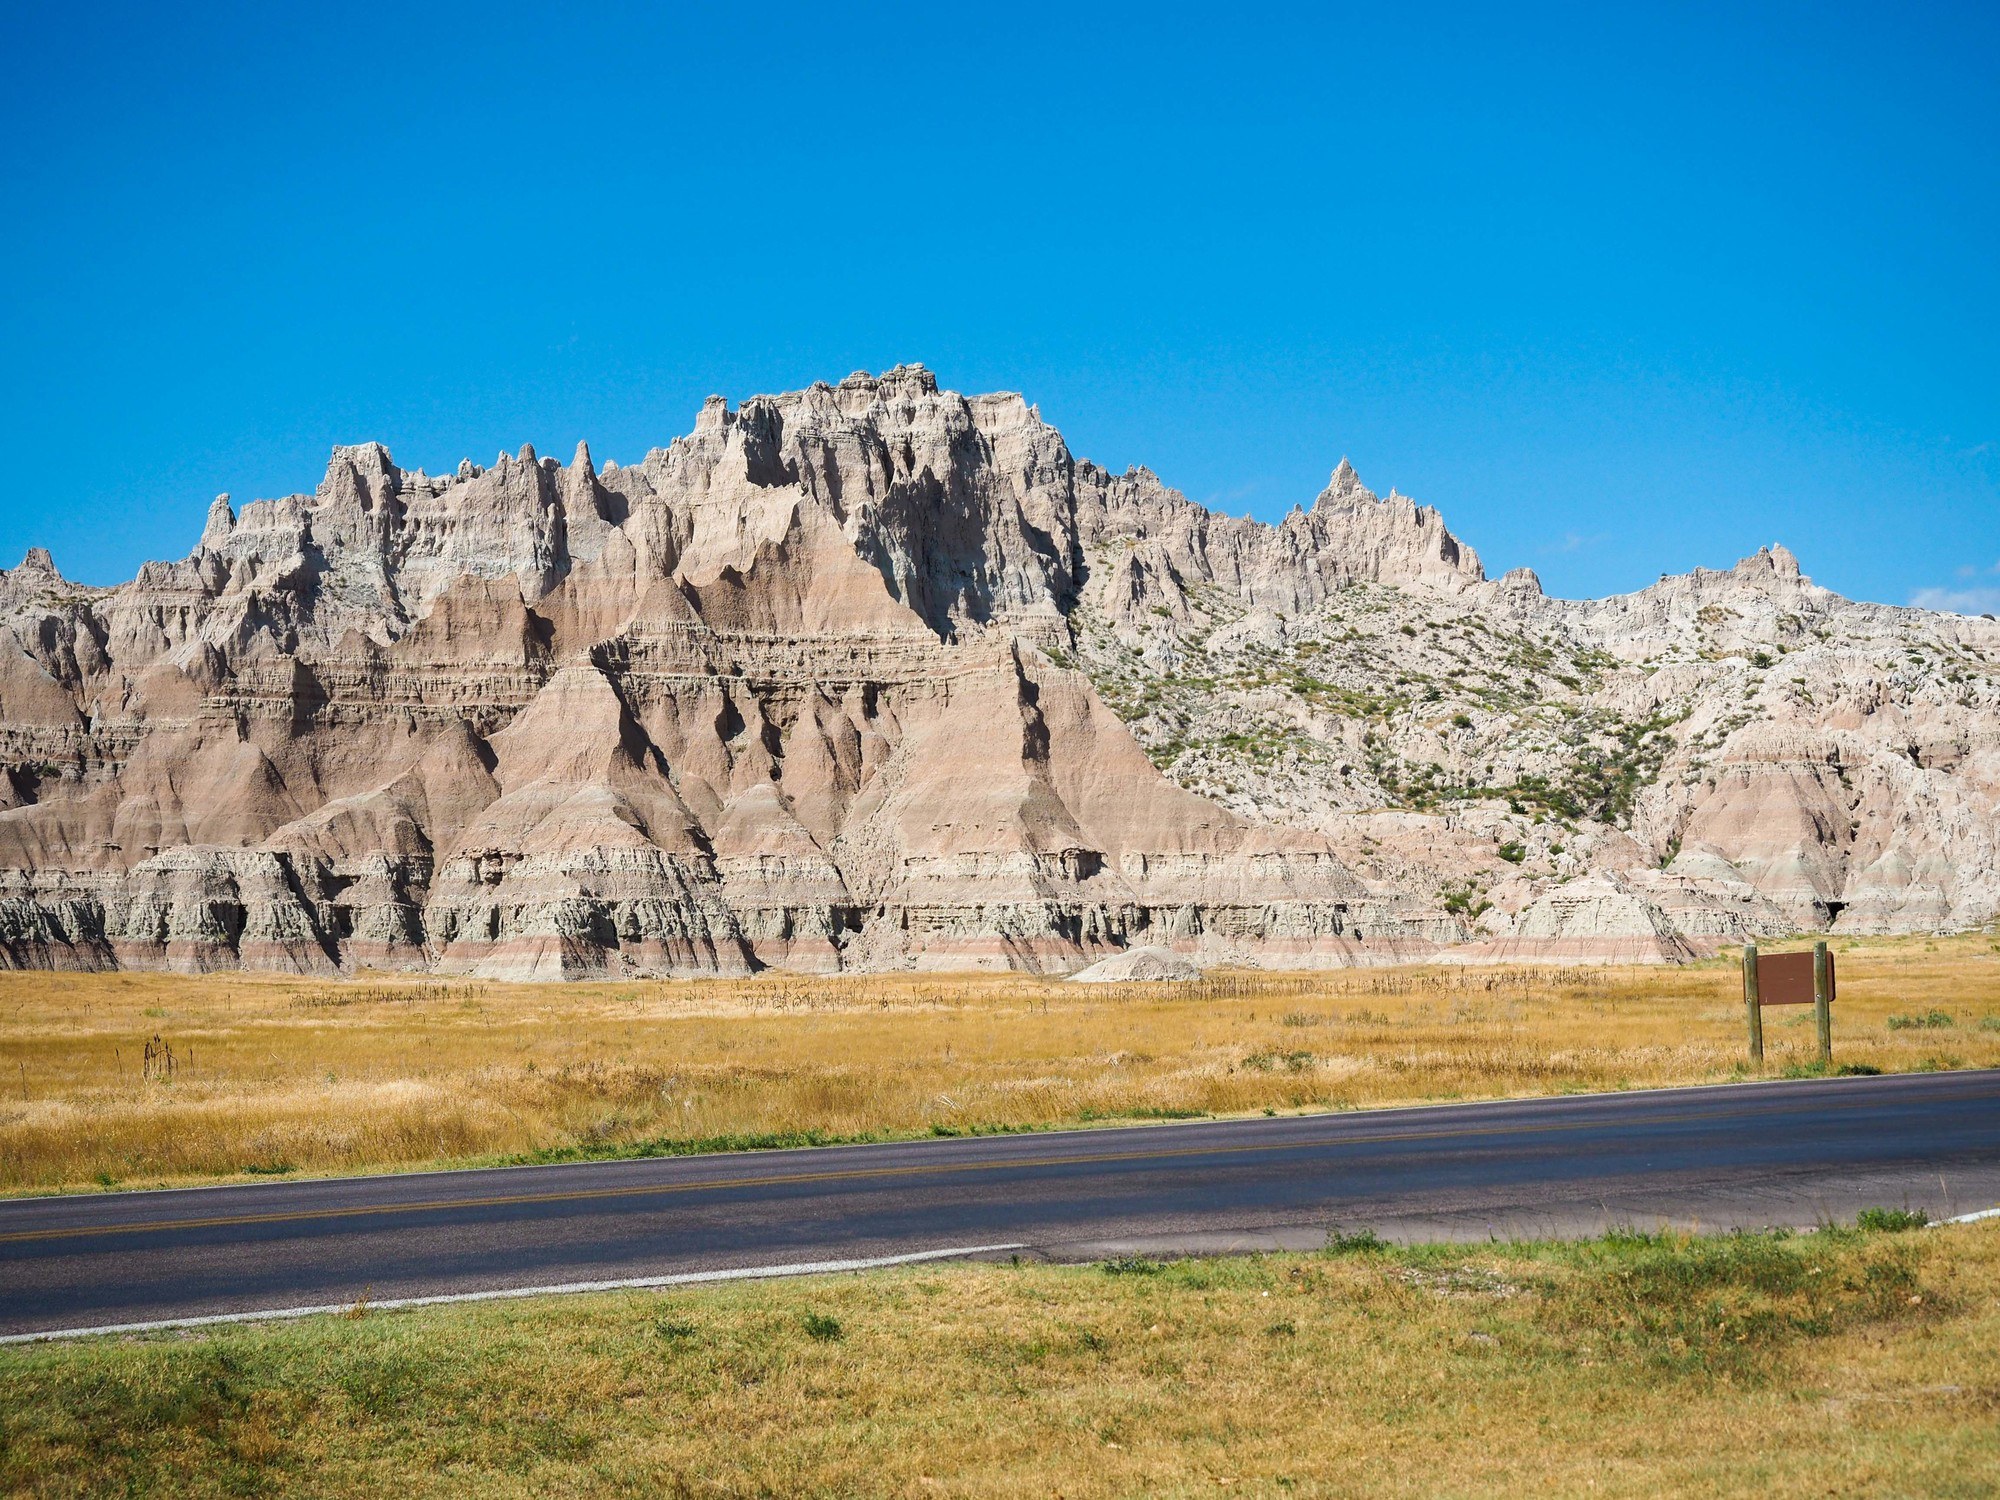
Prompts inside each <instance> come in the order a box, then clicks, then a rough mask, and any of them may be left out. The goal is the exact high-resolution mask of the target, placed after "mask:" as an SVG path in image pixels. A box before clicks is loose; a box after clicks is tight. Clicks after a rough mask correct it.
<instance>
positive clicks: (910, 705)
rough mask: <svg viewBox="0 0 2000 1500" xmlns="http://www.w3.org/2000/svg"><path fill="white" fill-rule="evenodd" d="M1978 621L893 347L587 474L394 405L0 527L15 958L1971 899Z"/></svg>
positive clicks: (837, 951)
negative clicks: (1509, 539) (217, 491)
mask: <svg viewBox="0 0 2000 1500" xmlns="http://www.w3.org/2000/svg"><path fill="white" fill-rule="evenodd" d="M1997 664H2000V626H1996V625H1995V624H1994V623H1993V622H1992V621H1988V620H1973V619H1967V618H1964V617H1958V616H1949V615H1936V614H1927V613H1925V612H1922V611H1915V610H1900V609H1890V608H1887V607H1884V606H1878V605H1868V604H1858V603H1854V602H1852V601H1848V600H1845V599H1841V598H1839V597H1838V596H1837V595H1834V594H1831V593H1830V592H1828V591H1826V590H1824V589H1819V588H1817V587H1815V586H1814V585H1812V584H1811V583H1810V582H1809V581H1808V580H1806V579H1805V578H1803V577H1802V576H1801V575H1800V573H1799V569H1798V565H1797V563H1796V562H1795V561H1794V560H1793V559H1792V558H1791V557H1790V555H1789V554H1787V553H1785V552H1784V551H1783V549H1781V548H1780V549H1772V550H1768V551H1766V552H1763V553H1760V554H1758V556H1756V557H1754V558H1751V559H1747V560H1745V561H1744V562H1743V563H1740V564H1738V565H1737V566H1736V567H1735V568H1734V569H1732V570H1729V571H1726V572H1708V571H1700V570H1698V571H1697V572H1695V573H1693V574H1689V575H1686V576H1683V577H1677V578H1663V579H1662V580H1661V582H1660V583H1659V584H1657V585H1655V586H1654V587H1653V588H1650V589H1647V590H1645V591H1643V592H1641V593H1639V594H1635V595H1630V596H1624V597H1621V598H1615V599H1608V600H1598V601H1568V600H1557V599H1551V598H1548V597H1547V596H1545V595H1544V594H1543V593H1542V592H1541V590H1540V587H1539V585H1538V584H1537V583H1536V582H1535V580H1534V579H1533V577H1532V576H1531V575H1527V574H1523V573H1516V574H1510V575H1508V576H1507V577H1506V578H1503V579H1500V580H1498V581H1492V580H1488V579H1487V578H1486V577H1485V576H1484V572H1483V570H1482V569H1481V567H1480V564H1479V561H1478V559H1477V557H1476V556H1475V555H1474V554H1473V553H1472V552H1471V550H1470V549H1469V548H1467V547H1465V546H1464V545H1463V544H1462V543H1460V542H1459V541H1458V540H1457V539H1456V538H1455V537H1453V536H1452V535H1451V533H1450V532H1449V531H1448V530H1447V529H1446V528H1445V526H1444V524H1443V522H1442V520H1441V519H1440V518H1439V516H1438V515H1437V513H1436V512H1435V511H1432V510H1430V509H1428V508H1425V507H1420V506H1417V505H1415V504H1414V503H1412V502H1411V501H1409V500H1407V499H1405V498H1403V497H1401V496H1398V495H1395V494H1394V493H1393V492H1392V493H1391V494H1390V495H1389V496H1388V497H1387V498H1378V497H1377V496H1376V495H1374V494H1373V493H1371V492H1370V491H1368V490H1367V489H1365V488H1364V487H1363V486H1362V485H1361V483H1360V481H1359V479H1358V478H1357V477H1356V476H1355V474H1354V472H1353V471H1352V469H1351V468H1350V467H1348V466H1347V465H1346V464H1345V463H1343V464H1342V466H1341V467H1340V468H1339V469H1338V470H1336V471H1335V473H1334V476H1333V479H1332V481H1331V482H1330V484H1329V485H1328V487H1327V489H1326V491H1325V492H1324V493H1322V494H1321V495H1320V496H1319V497H1318V498H1317V500H1316V501H1315V502H1314V503H1313V505H1312V506H1310V507H1307V508H1300V509H1297V510H1295V511H1294V512H1293V513H1292V514H1291V515H1289V516H1287V517H1286V518H1285V519H1284V521H1282V522H1281V523H1280V524H1278V525H1277V526H1267V525H1263V524H1261V523H1258V522H1254V521H1247V520H1237V519H1234V518H1230V517H1225V516H1220V515H1215V514H1212V513H1210V512H1208V511H1207V510H1205V509H1203V508H1202V507H1200V506H1198V505H1195V504H1193V503H1192V502H1190V501H1188V500H1186V499H1185V498H1184V497H1182V496H1180V495H1178V494H1177V493H1175V492H1174V491H1172V490H1170V489H1168V488H1167V487H1166V486H1164V485H1163V484H1162V483H1161V482H1160V481H1159V480H1158V479H1157V478H1156V477H1155V476H1153V475H1152V474H1151V473H1149V472H1148V471H1146V470H1143V469H1135V470H1132V471H1130V472H1128V473H1125V474H1122V475H1113V474H1110V473H1107V472H1106V471H1104V470H1102V469H1100V468H1098V467H1096V466H1095V465H1092V464H1090V463H1088V462H1086V461H1081V460H1077V459H1074V458H1073V457H1072V456H1071V454H1070V453H1069V451H1068V448H1067V446H1066V445H1065V444H1064V442H1063V440H1062V438H1061V436H1060V435H1059V434H1058V433H1057V432H1056V431H1055V429H1054V428H1052V427H1050V426H1048V425H1047V424H1046V423H1044V422H1043V421H1042V420H1041V417H1040V414H1039V413H1038V412H1037V411H1036V410H1035V409H1034V408H1033V407H1031V406H1029V405H1027V404H1026V403H1025V402H1024V401H1023V400H1022V399H1021V398H1020V397H1018V396H1014V395H993V396H976V397H961V396H958V395H955V394H953V393H951V392H948V391H941V390H940V389H939V388H938V386H937V384H936V382H935V380H934V379H933V378H932V377H931V376H930V375H929V373H928V372H927V371H925V370H923V369H922V368H921V367H918V366H906V367H899V368H897V369H895V370H892V371H890V372H888V373H887V374H885V375H882V376H880V377H874V376H868V375H865V374H857V375H854V376H850V377H849V378H848V379H846V380H844V381H842V382H840V383H839V384H838V385H828V384H824V383H821V384H817V385H814V386H812V387H810V388H809V389H807V390H804V391H798V392H793V393H790V394H786V395H781V396H772V397H756V398H752V399H750V400H747V401H745V402H743V403H742V404H741V405H740V406H739V407H737V408H735V409H733V410H732V409H731V408H730V407H729V406H728V405H727V404H726V403H725V402H724V401H722V400H721V399H720V398H712V399H711V400H710V401H709V403H708V404H707V405H706V406H705V407H704V408H703V410H702V412H701V413H700V415H699V417H698V418H697V420H696V423H695V426H694V430H693V432H692V433H690V434H689V435H687V436H685V437H682V438H678V439H676V440H675V441H674V442H673V443H671V444H670V445H668V446H667V447H665V448H659V449H655V450H653V451H652V452H651V453H649V454H647V455H646V457H645V458H644V459H643V460H642V461H640V462H638V463H635V464H632V465H630V466H626V467H620V466H618V465H615V464H610V463H607V464H605V465H603V466H602V468H601V469H600V468H599V467H597V466H596V465H595V464H594V463H593V462H592V458H591V455H590V453H589V451H588V450H587V449H586V448H583V447H579V448H578V449H577V451H576V453H575V455H574V456H573V457H572V459H571V460H570V461H569V462H568V463H567V464H563V463H558V462H557V461H556V460H554V459H548V458H541V457H538V456H537V455H536V454H535V453H534V451H533V450H532V449H531V448H525V447H524V448H523V449H521V450H520V452H519V453H518V454H516V455H513V456H507V455H502V456H501V457H500V458H499V459H498V460H497V461H496V462H495V464H494V465H493V466H492V467H490V468H484V469H482V468H480V467H478V466H476V465H474V464H472V463H470V462H469V461H468V462H467V463H464V464H462V465H460V467H459V468H458V470H457V471H456V472H455V473H453V474H450V475H442V476H431V475H426V474H424V473H423V472H422V471H404V470H401V469H399V468H398V467H397V466H396V465H395V463H394V461H393V459H392V458H391V456H390V455H389V453H388V452H387V451H386V450H385V449H383V448H381V447H380V446H379V445H375V444H364V445H360V446H358V447H344V448H337V449H335V450H334V453H333V456H332V459H331V462H330V463H329V466H328V469H327V474H326V477H325V479H324V480H323V481H322V482H321V484H320V485H319V487H318V489H317V490H316V491H315V492H314V493H313V494H312V495H295V496H290V497H287V498H284V499H279V500H263V501H256V502H253V503H250V504H247V505H244V506H243V507H241V509H240V510H238V509H236V508H234V507H232V506H231V504H230V503H229V499H228V497H226V496H224V497H220V498H218V499H217V501H216V502H215V504H214V505H213V506H212V507H211V509H210V511H209V515H208V520H207V524H206V527H205V529H204V530H203V533H202V536H201V539H200V541H199V542H198V543H197V545H196V547H195V549H194V551H193V552H192V553H191V554H190V555H189V556H188V557H187V558H185V559H184V560H182V561H180V562H176V563H149V564H147V565H146V566H145V567H144V568H142V569H141V570H140V573H139V576H138V577H137V578H136V579H134V580H133V581H132V582H130V583H128V584H124V585H121V586H119V587H117V588H111V589H93V588H85V587H81V586H78V585H75V584H72V583H70V582H68V581H66V580H65V579H63V578H62V577H61V575H60V574H59V573H58V572H57V571H56V569H55V567H54V565H53V563H52V562H51V560H50V559H49V557H48V555H47V554H46V553H45V552H42V551H40V550H39V549H37V550H36V551H33V552H31V553H30V554H29V556H28V558H27V560H26V561H25V562H24V563H23V564H22V565H21V566H20V567H18V568H15V569H13V570H11V571H6V572H0V963H6V964H11V965H16V966H57V967H81V968H107V967H113V966H123V967H136V968H160V967H165V968H175V969H182V970H194V971H199V970H205V969H210V968H216V967H225V966H232V965H243V966H247V967H259V968H276V969H282V970H287V971H293V972H336V971H341V970H351V969H354V968H358V967H364V966H375V967H389V968H413V969H430V970H436V971H440V972H459V973H476V974H482V975H489V976H497V977H535V978H542V977H548V978H554V977H570V976H583V975H596V974H604V973H639V974H648V973H661V974H672V973H742V972H748V971H752V970H755V969H758V968H762V967H766V966H773V965H779V966H785V967H790V968H797V969H806V970H816V971H831V970H836V969H857V968H858V969H870V968H890V967H905V966H913V965H929V966H940V967H950V966H961V965H966V966H970V965H983V966H993V965H1005V966H1014V967H1024V968H1032V969H1041V970H1068V969H1073V968H1076V967H1078V966H1080V965H1082V964H1084V963H1086V962H1089V961H1091V960H1094V959H1098V958H1102V957H1105V956H1108V955H1113V954H1117V953H1120V952H1122V951H1124V950H1127V949H1129V948H1135V947H1148V946H1159V947H1166V948H1169V949H1172V950H1173V951H1175V952H1178V953H1181V954H1183V955H1186V956H1189V957H1192V958H1195V959H1197V960H1198V961H1200V962H1204V963H1255V964H1264V965H1267V966H1274V967H1275V966H1297V965H1326V964H1349V963H1371V962H1385V961H1393V960H1406V959H1413V958H1427V957H1435V958H1442V959H1452V960H1457V959H1466V960H1476V959H1488V958H1513V957H1530V958H1532V957H1549V958H1562V959H1565V960H1572V959H1586V960H1588V959H1595V960H1620V961H1623V960H1642V961H1657V960H1672V959H1678V958H1684V957H1687V956H1689V955H1691V954H1696V953H1701V952H1708V951H1713V950H1714V948H1715V947H1716V946H1717V945H1718V944H1720V943H1723V942H1732V941H1739V940H1741V939H1742V938H1743V937H1744V936H1746V935H1758V934H1764V933H1772V932H1780V931H1794V930H1799V929H1803V928H1817V927H1825V926H1831V927H1833V928H1834V929H1836V930H1843V931H1883V930H1908V929H1913V928H1918V929H1920V928H1930V927H1942V926H1962V925H1967V924H1971V923H1978V922H1983V921H1988V920H1991V918H1992V917H1993V914H1994V912H1995V910H1996V908H2000V875H1996V867H2000V862H1996V859H1995V848H1994V845H1995V840H1996V833H2000V715H1996V713H1995V710H1996V708H2000V665H1997Z"/></svg>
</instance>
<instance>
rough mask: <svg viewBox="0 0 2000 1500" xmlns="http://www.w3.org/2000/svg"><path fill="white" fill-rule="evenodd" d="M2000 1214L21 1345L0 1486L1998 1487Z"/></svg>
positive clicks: (0, 1436) (1024, 1272)
mask: <svg viewBox="0 0 2000 1500" xmlns="http://www.w3.org/2000/svg"><path fill="white" fill-rule="evenodd" d="M1996 1348H2000V1225H1995V1224H1982V1225H1970V1226H1958V1227H1950V1228H1945V1229H1924V1230H1915V1229H1911V1230H1904V1231H1900V1232H1896V1231H1891V1230H1887V1229H1882V1230H1873V1231H1855V1230H1846V1231H1822V1232H1821V1233H1818V1234H1813V1235H1806V1236H1791V1237H1785V1236H1775V1235H1744V1236H1725V1237H1720V1238H1714V1239H1680V1238H1672V1237H1630V1238H1613V1239H1608V1240H1600V1241H1594V1242H1589V1243H1584V1244H1574V1245H1518V1246H1488V1247H1480V1248H1478V1249H1475V1250H1468V1249H1466V1248H1465V1247H1462V1246H1461V1247H1455V1248H1445V1247H1431V1248H1416V1249H1406V1250H1391V1249H1387V1248H1384V1247H1379V1246H1375V1245H1372V1244H1370V1243H1368V1242H1366V1241H1363V1242H1359V1243H1355V1242H1349V1243H1347V1244H1343V1245H1341V1246H1340V1247H1339V1248H1337V1249H1335V1250H1333V1251H1330V1252H1328V1253H1325V1254H1318V1255H1298V1256H1272V1257H1262V1258H1253V1259H1244V1260H1227V1261H1187V1262H1179V1263H1174V1264H1170V1265H1157V1264H1152V1263H1147V1262H1114V1263H1110V1264H1106V1265H1102V1266H1096V1267H1054V1266H1042V1265H972V1266H931V1267H924V1268H921V1269H917V1268H908V1269H904V1270H899V1271H894V1272H882V1273H874V1274H870V1275H867V1276H861V1277H852V1278H827V1279H809V1280H799V1281H785V1282H764V1283H736V1284H733V1285H728V1286H719V1287H708V1288H702V1289H698V1290H683V1291H676V1292H672V1293H636V1292H635V1293H620V1294H614V1295H602V1296H592V1297H576V1298H552V1299H542V1300H537V1301H529V1302H514V1303H485V1304H478V1305H471V1306H458V1307H451V1308H434V1309H426V1310H422V1311H411V1312H393V1313H382V1312H363V1313H360V1314H358V1315H356V1316H353V1317H322V1318H315V1319H309V1320H304V1321H301V1322H296V1323H278V1324H268V1325H262V1326H255V1325H246V1326H239V1327H235V1328H230V1329H227V1330H223V1331H204V1332H202V1333H200V1334H181V1335H155V1336H151V1337H146V1338H124V1339H100V1340H91V1341H84V1342H78V1343H72V1344H66V1345H42V1346H28V1347H16V1348H11V1349H5V1350H0V1393H4V1395H3V1396H0V1490H4V1491H5V1492H6V1493H9V1494H18V1495H23V1496H28V1495H35V1496H81V1495H97V1494H173V1495H177V1496H204V1495H230V1494H260V1495H262V1494H311V1495H318V1496H346V1495H355V1496H362V1495H371V1496H372V1495H379V1494H383V1493H395V1494H397V1495H401V1496H407V1497H419V1496H426V1495H440V1496H444V1495H450V1496H454V1497H456V1496H483V1495H528V1494H533V1495H596V1494H645V1495H686V1496H751V1495H785V1496H848V1495H853V1496H909V1497H923V1496H942V1495H955V1496H1007V1497H1014V1496H1023V1495H1029V1496H1051V1495H1055V1496H1064V1497H1068V1500H1085V1497H1095V1496H1125V1495H1148V1496H1197V1495H1199V1496H1211V1495H1217V1494H1228V1495H1256V1496H1270V1497H1279V1496H1296V1495H1369V1496H1378V1495H1390V1496H1395V1495H1424V1496H1429V1495H1440V1494H1445V1495H1519V1494H1529V1493H1534V1494H1552V1495H1586V1494H1587V1495H1598V1496H1613V1495H1630V1496H1654V1495H1660V1494H1674V1495H1750V1494H1755V1495H1762V1496H1793V1495H1797V1496H1805V1495H1813V1496H1820V1495H1871V1496H1873V1495H1925V1496H1954V1495H1963V1496H1973V1495H1980V1496H1986V1495H1991V1494H1992V1493H1993V1492H1994V1483H1995V1476H1996V1475H2000V1363H1996V1362H1995V1359H1994V1352H1993V1351H1994V1350H1995V1349H1996Z"/></svg>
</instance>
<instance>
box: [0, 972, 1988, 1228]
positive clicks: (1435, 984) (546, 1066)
mask: <svg viewBox="0 0 2000 1500" xmlns="http://www.w3.org/2000/svg"><path fill="white" fill-rule="evenodd" d="M1836 947H1837V949H1838V951H1839V955H1840V958H1839V962H1840V981H1841V998H1840V1001H1839V1004H1838V1005H1837V1006H1836V1014H1835V1026H1834V1032H1835V1061H1836V1063H1837V1064H1840V1065H1845V1066H1853V1065H1860V1066H1865V1067H1871V1068H1877V1069H1881V1070H1884V1071H1892V1070H1908V1069H1914V1068H1954V1067H1977V1066H1993V1065H2000V942H1996V941H1995V940H1994V939H1993V938H1991V937H1990V936H1978V935H1969V936H1960V937H1954V938H1931V939H1898V940H1867V941H1854V942H1842V943H1838V944H1836ZM1740 993H1741V992H1740V985H1739V980H1738V977H1737V972H1736V969H1735V968H1734V966H1733V965H1732V964H1731V963H1729V962H1727V961H1719V962H1713V963H1709V964H1703V965H1695V966H1691V967H1688V968H1683V969H1661V968H1631V969H1580V968H1569V969H1528V968H1515V969H1491V968H1476V969H1464V968H1438V967H1432V968H1405V969H1379V970H1346V971H1339V972H1334V973H1326V974H1261V973H1231V974H1218V975H1211V976H1209V977H1207V978H1205V979H1203V980H1201V981H1199V982H1196V983H1191V984H1185V985H1136V986H1098V985H1087V986H1086V985H1070V984H1064V983H1061V982H1057V981H1051V980H1043V979H1036V978H1032V977H1026V976H1017V975H991V976H986V975H926V976H910V975H899V976H890V977H853V978H837V979H807V978H801V977H798V976H774V977H768V978H757V979H753V980H744V981H728V982H723V981H713V982H710V981H698V982H688V981H681V982H660V983H604V984H574V985H506V984H482V983H473V982H459V981H453V982H439V981H436V980H421V981H420V980H407V979H394V978H386V977H376V978H367V979H362V980H359V981H344V982H326V981H304V980H277V979H269V978H254V977H248V976H242V975H216V976H210V977H207V978H199V979H195V978H178V977H171V976H163V975H135V974H114V975H65V974H47V973H10V974H5V975H0V1190H8V1191H23V1190H27V1191H47V1190H49V1189H52V1188H79V1187H90V1186H92V1185H98V1186H104V1187H110V1186H142V1185H152V1184H160V1183H176V1182H188V1181H196V1180H204V1179H216V1178H225V1177H231V1176H236V1175H241V1174H246V1173H249V1174H257V1173H282V1172H319V1173H325V1172H349V1171H360V1170H367V1169H381V1168H396V1167H418V1166H427V1165H438V1164H443V1163H462V1162H466V1161H475V1160H495V1159H515V1158H521V1157H533V1156H537V1155H540V1156H543V1157H560V1156H563V1155H610V1154H629V1153H657V1152H669V1151H679V1150H687V1149H694V1148H696V1147H702V1146H709V1147H715V1146H727V1145H732V1144H734V1145H754V1144H772V1143H778V1142H787V1141H810V1140H818V1139H827V1138H854V1137H870V1136H879V1135H885V1134H903V1135H908V1134H921V1133H926V1132H937V1133H951V1132H972V1131H984V1130H999V1129H1023V1128H1039V1127H1048V1126H1062V1125H1076V1124H1082V1123H1087V1122H1090V1121H1096V1120H1130V1119H1160V1118H1176V1117H1183V1116H1190V1115H1198V1114H1217V1115H1221V1114H1232V1113H1255V1112H1258V1111H1278V1112H1288V1111H1294V1110H1320V1109H1342V1108H1357V1107H1365V1106H1371V1105H1383V1104H1393V1103H1406V1102H1417V1101H1424V1100H1444V1099H1467V1098H1482V1097H1499V1096H1507V1095H1522V1094H1534V1093H1555V1092H1562V1091H1573V1090H1586V1089H1616V1088H1626V1087H1641V1086H1648V1085H1660V1084H1678V1083H1698V1082H1705V1081H1714V1080H1721V1079H1729V1078H1734V1077H1740V1076H1744V1075H1745V1073H1746V1068H1745V1064H1744V1042H1743V1011H1742V1004H1741V1000H1740ZM1766 1017H1767V1020H1766V1037H1767V1062H1766V1068H1765V1071H1766V1072H1767V1073H1769V1074H1780V1073H1783V1072H1785V1071H1787V1070H1792V1071H1798V1070H1802V1069H1809V1068H1810V1067H1811V1066H1812V1065H1813V1061H1812V1060H1813V1029H1812V1016H1811V1011H1810V1007H1788V1008H1784V1009H1773V1010H1770V1011H1767V1012H1766Z"/></svg>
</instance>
